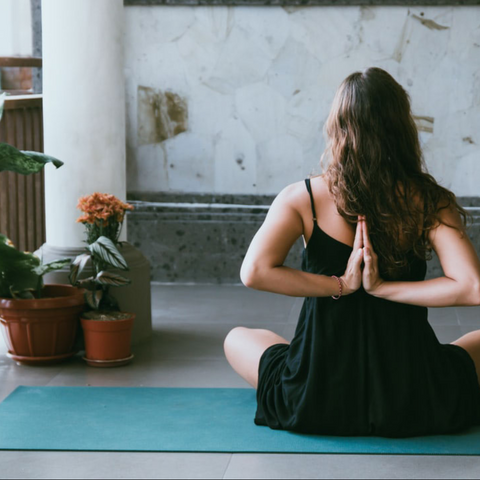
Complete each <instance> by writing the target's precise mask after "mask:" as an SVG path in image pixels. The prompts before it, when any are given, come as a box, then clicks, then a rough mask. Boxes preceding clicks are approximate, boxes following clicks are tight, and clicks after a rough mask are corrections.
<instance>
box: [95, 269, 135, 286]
mask: <svg viewBox="0 0 480 480" xmlns="http://www.w3.org/2000/svg"><path fill="white" fill-rule="evenodd" d="M95 281H96V282H98V283H100V284H101V285H111V286H112V287H123V286H124V285H128V284H129V283H131V282H132V281H131V280H130V279H129V278H125V277H122V276H121V275H118V274H116V273H112V272H107V271H105V270H102V271H101V272H99V273H98V275H97V276H96V278H95Z"/></svg>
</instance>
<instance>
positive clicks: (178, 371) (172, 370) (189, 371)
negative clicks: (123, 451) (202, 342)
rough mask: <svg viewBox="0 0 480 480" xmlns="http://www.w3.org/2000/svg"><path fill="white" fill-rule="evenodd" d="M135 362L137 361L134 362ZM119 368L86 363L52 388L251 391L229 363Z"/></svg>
mask: <svg viewBox="0 0 480 480" xmlns="http://www.w3.org/2000/svg"><path fill="white" fill-rule="evenodd" d="M134 360H135V359H134ZM133 365H134V362H132V364H131V365H126V366H123V367H116V368H108V369H106V368H105V369H104V368H95V367H89V366H87V365H85V364H84V363H80V362H79V364H78V365H76V367H75V369H69V370H64V371H62V372H61V373H59V374H58V375H57V376H55V377H54V378H53V379H52V380H51V381H50V382H49V383H48V385H49V386H92V387H93V386H96V387H100V386H105V387H184V388H187V387H192V388H193V387H209V388H218V387H222V388H223V387H225V388H227V387H231V388H251V387H250V385H249V384H248V383H247V382H246V381H245V380H243V379H242V378H241V377H240V376H239V375H238V374H237V373H236V372H235V371H234V370H233V369H232V367H231V366H230V364H229V363H228V362H227V360H226V359H225V360H196V359H194V360H167V359H164V360H158V361H151V362H143V363H142V364H141V365H137V366H136V368H133Z"/></svg>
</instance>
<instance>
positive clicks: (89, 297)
mask: <svg viewBox="0 0 480 480" xmlns="http://www.w3.org/2000/svg"><path fill="white" fill-rule="evenodd" d="M102 296H103V290H93V291H92V290H87V291H86V292H85V294H84V297H85V301H86V302H87V304H88V305H89V306H90V307H91V308H93V309H94V310H98V307H99V305H100V302H101V300H102Z"/></svg>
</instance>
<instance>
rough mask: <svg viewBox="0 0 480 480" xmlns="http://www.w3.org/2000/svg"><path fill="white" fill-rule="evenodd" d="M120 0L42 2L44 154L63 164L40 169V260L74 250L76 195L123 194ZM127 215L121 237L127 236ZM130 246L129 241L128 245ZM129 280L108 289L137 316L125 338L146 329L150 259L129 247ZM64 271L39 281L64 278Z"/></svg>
mask: <svg viewBox="0 0 480 480" xmlns="http://www.w3.org/2000/svg"><path fill="white" fill-rule="evenodd" d="M123 8H124V7H123V0H101V1H99V0H68V1H65V0H43V1H42V40H43V112H44V145H45V153H48V154H50V155H53V156H55V157H57V158H59V159H60V160H62V161H64V162H65V163H64V165H63V166H62V167H61V168H60V169H58V170H56V169H54V168H46V169H45V209H46V234H47V235H46V236H47V238H46V244H44V245H43V246H42V247H41V249H40V250H39V251H38V252H37V253H38V254H39V255H41V256H43V260H44V262H47V261H51V260H54V259H55V258H60V257H67V256H74V255H77V254H78V253H81V251H82V250H83V248H84V246H85V243H84V242H83V241H84V240H85V233H84V226H83V225H82V224H79V223H76V219H77V218H78V217H79V216H80V215H81V212H80V211H79V210H77V209H76V205H77V201H78V199H79V197H81V196H83V195H88V194H91V193H93V192H96V191H98V192H102V193H111V194H114V195H116V196H117V197H118V198H120V199H121V200H125V198H126V178H125V175H126V166H125V91H124V83H125V82H124V70H123V28H124V18H123ZM126 227H127V225H126V220H125V222H124V225H123V229H122V233H121V236H120V240H121V241H125V240H126V238H127V237H126V232H127V228H126ZM130 247H131V246H130ZM128 252H129V253H128V256H129V259H127V261H128V260H130V261H129V262H128V263H129V264H130V263H131V264H132V267H133V268H132V269H131V271H130V272H128V273H129V275H126V276H130V277H132V284H131V285H130V286H128V287H121V288H117V289H112V294H114V295H115V296H117V298H118V299H119V300H120V307H121V308H122V310H124V311H133V312H134V313H136V314H137V319H136V325H135V327H134V332H133V338H132V342H133V343H136V342H137V341H139V340H141V339H143V338H146V337H148V336H149V335H150V334H151V302H150V273H149V264H148V262H147V260H146V259H145V257H144V256H143V255H142V254H141V253H140V252H139V251H138V250H136V249H135V248H134V247H131V248H129V249H128ZM67 273H68V272H67V271H64V272H61V271H60V272H54V273H51V274H48V275H46V276H45V283H68V278H67Z"/></svg>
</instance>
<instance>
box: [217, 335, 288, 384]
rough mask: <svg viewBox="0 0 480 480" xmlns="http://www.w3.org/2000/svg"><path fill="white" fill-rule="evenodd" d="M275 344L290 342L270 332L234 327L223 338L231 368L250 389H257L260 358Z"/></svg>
mask: <svg viewBox="0 0 480 480" xmlns="http://www.w3.org/2000/svg"><path fill="white" fill-rule="evenodd" d="M276 343H286V344H289V343H290V342H289V341H288V340H285V339H284V338H283V337H281V336H280V335H277V334H276V333H274V332H272V331H270V330H264V329H262V328H247V327H235V328H234V329H232V330H230V332H229V333H228V335H227V336H226V337H225V341H224V343H223V349H224V351H225V356H226V357H227V360H228V362H229V363H230V365H231V366H232V368H233V369H234V370H235V371H236V372H237V373H238V374H239V375H240V376H241V377H242V378H244V379H245V380H246V381H247V382H248V383H249V384H250V385H252V387H254V388H257V384H258V366H259V363H260V357H261V356H262V354H263V352H264V351H265V350H266V349H267V348H268V347H270V346H271V345H275V344H276Z"/></svg>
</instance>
